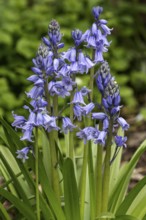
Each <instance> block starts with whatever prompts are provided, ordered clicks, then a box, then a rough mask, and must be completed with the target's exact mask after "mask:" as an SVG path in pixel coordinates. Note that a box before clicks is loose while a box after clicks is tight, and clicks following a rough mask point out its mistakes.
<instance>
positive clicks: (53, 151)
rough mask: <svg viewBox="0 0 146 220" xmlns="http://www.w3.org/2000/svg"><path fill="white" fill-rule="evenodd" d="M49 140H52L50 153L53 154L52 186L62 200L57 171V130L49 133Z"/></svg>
mask: <svg viewBox="0 0 146 220" xmlns="http://www.w3.org/2000/svg"><path fill="white" fill-rule="evenodd" d="M48 136H49V141H50V155H51V164H52V168H51V172H52V187H53V190H54V192H55V194H56V197H57V199H58V201H60V186H59V174H58V171H57V164H58V159H57V152H56V146H55V137H56V134H55V131H52V132H50V133H49V135H48Z"/></svg>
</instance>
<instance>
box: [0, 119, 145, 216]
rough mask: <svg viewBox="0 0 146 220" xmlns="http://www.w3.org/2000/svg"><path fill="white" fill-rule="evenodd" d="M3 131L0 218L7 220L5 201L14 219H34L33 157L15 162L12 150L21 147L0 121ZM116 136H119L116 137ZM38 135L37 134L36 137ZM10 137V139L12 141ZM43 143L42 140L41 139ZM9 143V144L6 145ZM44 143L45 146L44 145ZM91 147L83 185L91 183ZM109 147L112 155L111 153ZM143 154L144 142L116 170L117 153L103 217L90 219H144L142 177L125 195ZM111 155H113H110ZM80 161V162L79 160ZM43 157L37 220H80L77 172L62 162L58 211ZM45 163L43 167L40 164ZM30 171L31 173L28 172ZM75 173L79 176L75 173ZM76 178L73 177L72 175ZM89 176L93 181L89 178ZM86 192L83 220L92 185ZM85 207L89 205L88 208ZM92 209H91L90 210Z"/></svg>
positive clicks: (69, 161)
mask: <svg viewBox="0 0 146 220" xmlns="http://www.w3.org/2000/svg"><path fill="white" fill-rule="evenodd" d="M1 122H2V124H3V127H4V130H5V136H6V138H5V140H6V139H7V141H6V143H5V145H4V146H0V158H1V161H0V162H1V165H0V173H1V175H2V176H4V179H5V182H4V184H3V186H2V187H1V188H0V207H1V213H0V216H1V217H2V218H5V219H7V220H9V215H8V213H9V211H8V210H6V209H5V208H4V207H3V202H4V201H5V199H7V200H8V201H10V202H11V204H12V207H15V208H17V212H16V218H15V219H19V220H21V219H23V216H24V217H25V218H27V219H36V217H35V194H34V193H35V191H34V189H35V188H34V187H35V181H34V178H33V173H34V166H33V163H34V162H33V161H34V159H33V157H30V159H29V160H28V161H27V162H26V164H24V163H22V161H21V160H19V159H17V158H16V155H15V154H16V153H15V151H16V149H20V148H21V147H22V146H21V145H23V142H21V141H20V140H19V138H18V136H17V134H16V132H15V131H14V130H13V129H12V128H11V127H10V126H9V125H8V124H7V123H6V122H5V121H4V120H1ZM119 134H120V133H119ZM40 135H41V133H40ZM12 137H13V138H12ZM43 138H44V139H45V136H43ZM8 143H9V144H8ZM46 143H47V142H46ZM94 147H95V146H92V145H91V146H90V149H91V148H92V150H93V152H92V151H90V153H89V158H88V160H89V174H88V177H89V179H87V182H88V181H89V180H90V179H91V180H92V179H94V177H95V176H94V175H95V167H94V162H95V161H94V160H93V158H94V156H93V155H94V154H95V152H94ZM114 147H115V146H112V153H113V152H114ZM145 151H146V141H144V142H143V143H142V144H141V145H140V146H139V148H138V149H137V151H136V152H135V154H134V155H133V157H132V158H131V160H130V161H129V162H127V163H126V164H125V165H123V166H120V161H121V155H122V151H120V152H119V154H118V156H117V157H116V159H115V160H114V161H113V163H112V164H111V180H110V200H109V208H108V212H107V213H102V215H101V216H99V217H94V218H91V219H107V218H108V219H115V220H141V219H143V220H144V219H145V215H146V207H145V203H146V177H144V178H143V179H142V180H141V181H139V183H138V184H137V185H136V186H135V187H134V188H133V189H132V190H131V191H130V192H129V193H128V194H127V195H126V192H127V187H128V184H129V182H130V178H131V175H132V171H133V169H134V168H135V166H136V164H137V162H138V160H139V158H140V156H141V155H142V154H143V153H144V152H145ZM112 155H113V154H112ZM80 159H81V158H80ZM44 160H46V161H44ZM47 161H48V160H47V157H46V158H44V157H43V155H42V152H41V151H40V152H39V182H40V210H41V219H44V220H48V219H52V220H65V219H66V220H67V219H70V220H74V219H80V202H79V194H80V190H81V189H79V188H78V184H77V182H80V181H79V180H77V179H76V178H77V177H78V178H79V179H80V175H79V173H80V171H79V170H80V169H78V166H77V169H76V168H75V167H74V164H73V162H72V160H71V159H69V158H67V159H63V160H62V166H63V167H62V171H63V173H62V174H61V176H60V177H61V179H62V178H63V179H62V180H63V182H62V181H61V182H60V186H61V187H62V196H63V197H62V202H61V207H62V208H63V209H62V208H61V207H60V202H59V201H58V199H57V198H56V196H55V193H54V192H53V190H52V187H51V185H50V180H49V178H48V176H47V173H46V168H45V166H44V164H46V162H47ZM44 162H45V163H44ZM30 170H31V171H30ZM78 172H79V173H78ZM76 174H77V175H76ZM92 176H93V177H92ZM88 184H89V188H88V187H86V193H87V194H88V193H89V195H90V196H87V197H86V203H87V208H86V210H85V213H86V215H85V218H84V219H87V220H88V219H90V217H89V216H88V214H87V210H88V209H89V210H90V213H92V211H91V210H92V208H93V207H92V206H94V205H95V204H94V203H90V202H91V198H92V196H93V195H92V194H94V193H95V192H93V189H91V188H92V186H93V182H92V181H89V182H88ZM89 204H92V206H90V205H89ZM94 208H95V207H94Z"/></svg>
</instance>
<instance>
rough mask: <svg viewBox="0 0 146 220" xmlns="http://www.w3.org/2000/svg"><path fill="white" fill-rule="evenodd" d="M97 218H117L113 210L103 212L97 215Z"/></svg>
mask: <svg viewBox="0 0 146 220" xmlns="http://www.w3.org/2000/svg"><path fill="white" fill-rule="evenodd" d="M96 219H97V220H98V219H99V220H100V219H115V215H114V214H113V213H111V212H105V213H102V214H101V215H100V216H99V217H96Z"/></svg>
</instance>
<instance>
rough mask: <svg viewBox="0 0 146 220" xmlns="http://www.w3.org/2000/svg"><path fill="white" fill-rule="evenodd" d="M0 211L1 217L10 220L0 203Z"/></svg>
mask: <svg viewBox="0 0 146 220" xmlns="http://www.w3.org/2000/svg"><path fill="white" fill-rule="evenodd" d="M0 210H1V213H0V215H1V217H2V218H3V219H5V220H11V218H10V216H9V214H8V213H7V211H6V209H5V208H4V207H3V205H2V203H1V202H0Z"/></svg>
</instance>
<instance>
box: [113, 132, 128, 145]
mask: <svg viewBox="0 0 146 220" xmlns="http://www.w3.org/2000/svg"><path fill="white" fill-rule="evenodd" d="M126 141H127V137H122V136H118V135H116V136H115V143H116V146H117V147H124V148H126V147H127V145H126V143H125V142H126Z"/></svg>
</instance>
